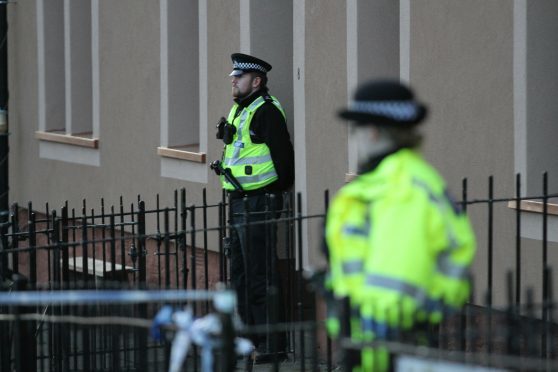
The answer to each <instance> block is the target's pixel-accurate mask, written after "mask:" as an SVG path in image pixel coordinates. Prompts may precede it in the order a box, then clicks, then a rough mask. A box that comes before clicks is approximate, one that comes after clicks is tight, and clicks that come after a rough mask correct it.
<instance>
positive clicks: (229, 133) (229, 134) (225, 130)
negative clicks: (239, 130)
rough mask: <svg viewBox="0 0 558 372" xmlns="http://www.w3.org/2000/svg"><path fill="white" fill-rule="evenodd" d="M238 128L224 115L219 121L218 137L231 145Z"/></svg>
mask: <svg viewBox="0 0 558 372" xmlns="http://www.w3.org/2000/svg"><path fill="white" fill-rule="evenodd" d="M235 133H236V128H235V126H234V125H232V124H230V123H229V122H227V119H225V118H224V117H222V118H221V119H219V122H218V123H217V136H216V137H217V139H220V140H223V142H224V143H225V145H230V144H231V143H232V141H233V137H234V134H235Z"/></svg>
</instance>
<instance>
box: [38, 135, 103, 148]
mask: <svg viewBox="0 0 558 372" xmlns="http://www.w3.org/2000/svg"><path fill="white" fill-rule="evenodd" d="M35 138H36V139H38V140H40V141H49V142H57V143H64V144H66V145H72V146H79V147H87V148H90V149H98V148H99V139H98V138H92V137H91V133H79V134H65V133H62V132H41V131H37V132H35Z"/></svg>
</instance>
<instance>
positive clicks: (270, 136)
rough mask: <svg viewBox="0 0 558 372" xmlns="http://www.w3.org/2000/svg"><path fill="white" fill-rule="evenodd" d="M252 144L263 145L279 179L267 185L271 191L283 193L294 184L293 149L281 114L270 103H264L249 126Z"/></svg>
mask: <svg viewBox="0 0 558 372" xmlns="http://www.w3.org/2000/svg"><path fill="white" fill-rule="evenodd" d="M250 135H251V138H252V141H253V142H254V143H265V144H266V145H267V147H269V151H270V152H271V158H272V159H273V164H274V166H275V171H276V172H277V175H278V176H279V179H278V180H277V181H276V182H274V183H273V184H271V185H269V187H268V188H269V189H270V190H271V191H285V190H287V189H289V188H290V187H291V186H292V185H293V182H294V149H293V144H292V142H291V137H290V135H289V131H288V129H287V123H286V121H285V118H284V117H283V114H282V113H281V112H280V111H279V109H278V108H277V107H276V106H275V105H274V104H273V103H271V102H266V103H264V104H263V105H262V106H261V107H260V108H259V109H258V110H257V111H256V112H255V113H254V117H253V118H252V122H251V124H250Z"/></svg>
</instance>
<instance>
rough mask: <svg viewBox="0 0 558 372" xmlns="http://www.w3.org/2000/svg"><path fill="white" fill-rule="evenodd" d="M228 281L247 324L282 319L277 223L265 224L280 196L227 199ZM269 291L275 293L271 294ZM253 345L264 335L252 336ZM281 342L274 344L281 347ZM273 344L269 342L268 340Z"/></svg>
mask: <svg viewBox="0 0 558 372" xmlns="http://www.w3.org/2000/svg"><path fill="white" fill-rule="evenodd" d="M230 203H231V213H232V217H231V221H232V226H233V228H232V229H231V246H230V248H231V252H230V259H231V281H232V283H233V286H234V288H235V290H236V293H237V296H238V312H239V314H240V317H241V318H242V320H243V322H244V323H245V324H247V325H262V324H266V323H269V324H275V323H277V322H280V321H282V319H281V317H280V315H279V314H282V313H284V309H283V306H282V303H283V301H282V293H281V288H280V287H281V286H280V283H281V280H280V277H279V270H278V265H277V263H278V259H277V249H276V243H277V224H276V223H274V222H269V223H265V221H266V220H269V219H273V218H278V217H279V215H280V214H281V212H280V211H281V209H282V206H283V199H282V196H281V195H274V194H273V195H270V194H260V195H251V196H248V197H246V198H231V199H230ZM273 294H276V296H274V295H273ZM253 341H254V343H255V344H256V346H258V344H260V343H261V342H265V341H266V338H265V337H264V336H261V337H254V338H253ZM282 344H283V342H282V341H279V342H278V343H276V345H275V346H276V347H270V348H268V350H269V351H276V350H271V349H277V350H278V349H281V348H282V347H283V345H282ZM270 345H273V342H270Z"/></svg>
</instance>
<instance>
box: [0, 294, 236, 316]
mask: <svg viewBox="0 0 558 372" xmlns="http://www.w3.org/2000/svg"><path fill="white" fill-rule="evenodd" d="M210 300H213V302H214V303H215V305H216V306H217V307H219V310H220V311H225V312H228V311H232V309H234V306H235V303H236V295H235V293H234V291H231V290H216V291H209V290H184V289H183V290H180V289H176V290H61V291H25V292H23V291H16V292H3V293H2V292H0V305H8V306H30V305H89V304H101V303H104V304H134V303H149V302H151V303H153V302H187V301H210Z"/></svg>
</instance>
